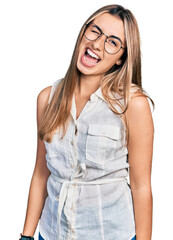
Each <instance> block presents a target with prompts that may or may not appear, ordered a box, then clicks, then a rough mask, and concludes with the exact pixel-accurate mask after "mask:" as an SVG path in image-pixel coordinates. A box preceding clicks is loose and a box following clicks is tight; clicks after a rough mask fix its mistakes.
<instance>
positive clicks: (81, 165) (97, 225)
mask: <svg viewBox="0 0 173 240" xmlns="http://www.w3.org/2000/svg"><path fill="white" fill-rule="evenodd" d="M60 80H61V79H59V80H57V81H55V82H54V83H53V85H52V88H51V93H50V97H49V102H50V100H51V98H52V96H53V94H54V92H55V89H56V86H57V84H58V83H59V81H60ZM70 114H71V116H72V119H71V121H70V122H69V126H68V129H67V132H66V135H65V136H64V138H63V139H61V138H60V136H59V134H58V133H57V132H56V133H55V134H54V136H53V139H52V142H51V143H48V142H46V141H44V144H45V148H46V151H47V153H46V161H47V167H48V169H49V171H50V172H51V175H50V176H49V178H48V181H47V192H48V196H47V198H46V200H45V204H44V207H43V211H42V215H41V218H40V220H39V230H40V233H41V235H42V236H43V238H44V239H45V240H67V239H69V240H73V239H76V240H88V239H94V240H115V239H116V240H131V238H132V237H133V236H135V219H134V209H133V199H132V194H131V189H130V187H129V186H130V185H129V183H128V177H129V176H128V169H129V163H128V149H127V146H126V141H125V130H124V127H123V124H122V121H121V119H120V116H119V115H117V114H115V113H113V112H112V111H111V110H110V109H109V107H108V105H107V103H106V100H105V99H104V98H103V95H102V92H101V87H99V88H98V89H97V90H96V91H95V92H94V93H93V94H91V96H90V100H89V101H88V102H87V103H86V105H85V106H84V108H83V109H82V111H81V113H80V115H79V117H78V118H77V119H76V104H75V96H74V95H73V98H72V106H71V110H70ZM60 135H61V133H60Z"/></svg>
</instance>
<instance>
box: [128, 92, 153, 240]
mask: <svg viewBox="0 0 173 240" xmlns="http://www.w3.org/2000/svg"><path fill="white" fill-rule="evenodd" d="M126 116H127V122H128V130H129V143H128V152H129V166H130V167H129V177H130V185H131V190H132V196H133V202H134V212H135V223H136V239H137V240H151V235H152V209H153V198H152V189H151V169H152V155H153V138H154V126H153V120H152V114H151V110H150V105H149V102H148V100H147V98H146V97H143V96H140V97H139V96H138V97H133V98H131V100H130V103H129V108H128V110H127V115H126Z"/></svg>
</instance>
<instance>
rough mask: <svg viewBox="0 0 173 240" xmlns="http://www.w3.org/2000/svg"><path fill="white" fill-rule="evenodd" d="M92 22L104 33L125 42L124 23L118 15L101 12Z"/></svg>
mask: <svg viewBox="0 0 173 240" xmlns="http://www.w3.org/2000/svg"><path fill="white" fill-rule="evenodd" d="M93 23H95V24H96V25H98V26H99V27H100V28H101V30H102V31H103V32H104V33H105V34H106V35H108V36H110V35H114V36H117V37H119V38H121V40H122V41H123V42H125V34H124V24H123V21H122V20H121V19H120V18H119V17H117V16H113V15H111V14H109V13H102V14H101V15H99V16H98V17H96V18H95V19H94V21H93Z"/></svg>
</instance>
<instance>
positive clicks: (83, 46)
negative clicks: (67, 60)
mask: <svg viewBox="0 0 173 240" xmlns="http://www.w3.org/2000/svg"><path fill="white" fill-rule="evenodd" d="M93 24H94V25H96V26H98V27H99V28H100V29H101V30H102V32H103V33H105V34H106V35H107V36H112V35H113V36H116V37H118V38H119V39H121V41H122V47H125V35H124V25H123V21H122V20H121V19H120V18H118V17H116V16H113V15H111V14H109V13H103V14H101V15H99V16H98V17H96V18H95V19H94V21H93ZM105 39H106V36H105V35H104V34H102V35H101V36H100V38H98V39H97V40H94V41H90V40H88V39H86V38H85V37H84V36H83V38H82V41H81V43H80V45H79V55H78V60H77V68H78V70H79V71H80V72H81V73H82V74H84V75H94V76H96V75H97V76H98V75H100V77H103V76H104V74H105V73H106V72H107V71H108V70H109V69H110V68H111V67H112V66H113V65H114V64H117V65H120V64H121V59H120V58H121V56H122V54H123V53H124V49H122V48H121V49H120V51H119V52H118V53H116V54H113V55H112V54H109V53H108V52H106V51H105V49H104V42H105ZM94 54H95V55H94ZM91 55H92V56H91ZM96 55H97V56H96ZM98 58H99V60H98Z"/></svg>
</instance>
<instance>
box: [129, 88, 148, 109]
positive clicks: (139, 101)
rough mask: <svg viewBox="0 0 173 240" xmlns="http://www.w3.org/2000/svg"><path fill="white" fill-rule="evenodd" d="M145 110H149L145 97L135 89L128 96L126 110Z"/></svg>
mask: <svg viewBox="0 0 173 240" xmlns="http://www.w3.org/2000/svg"><path fill="white" fill-rule="evenodd" d="M146 110H150V105H149V102H148V99H147V97H146V96H145V95H144V94H143V93H141V92H139V91H136V92H135V93H133V95H132V96H131V98H130V101H129V105H128V112H133V113H134V112H138V111H140V112H143V111H146Z"/></svg>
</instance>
